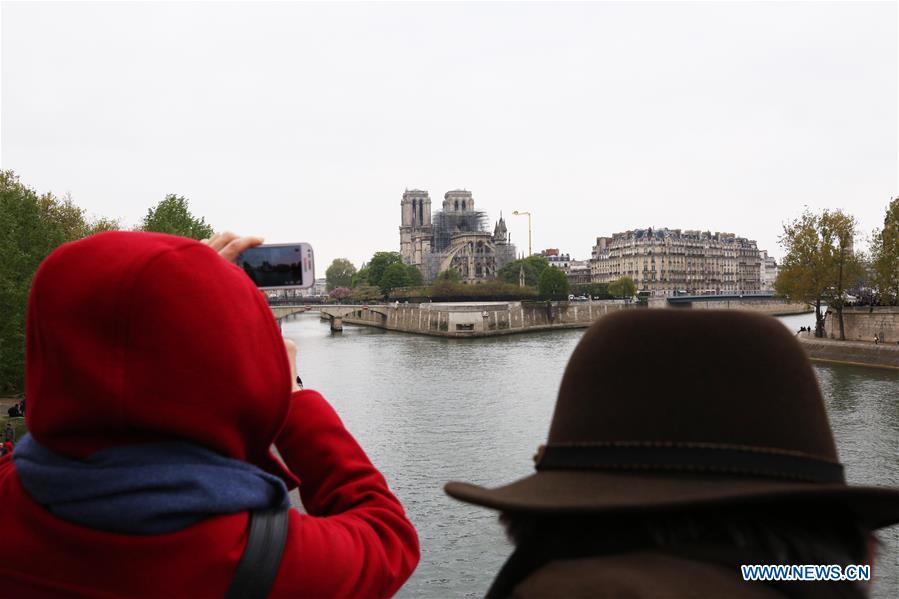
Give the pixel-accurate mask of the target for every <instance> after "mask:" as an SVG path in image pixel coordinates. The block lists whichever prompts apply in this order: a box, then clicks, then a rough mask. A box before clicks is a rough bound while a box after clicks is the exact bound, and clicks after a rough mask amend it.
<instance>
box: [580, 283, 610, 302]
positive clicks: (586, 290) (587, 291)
mask: <svg viewBox="0 0 899 599" xmlns="http://www.w3.org/2000/svg"><path fill="white" fill-rule="evenodd" d="M571 293H573V294H575V295H589V296H590V297H592V298H593V299H608V298H611V297H612V294H611V293H609V284H608V283H579V284H576V285H572V286H571Z"/></svg>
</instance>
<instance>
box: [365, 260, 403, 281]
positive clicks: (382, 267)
mask: <svg viewBox="0 0 899 599" xmlns="http://www.w3.org/2000/svg"><path fill="white" fill-rule="evenodd" d="M393 264H400V265H402V264H403V257H402V255H400V253H399V252H375V255H374V256H372V258H371V260H370V261H369V263H368V275H367V279H368V284H369V285H374V286H375V287H382V285H381V277H383V276H384V272H385V271H386V270H387V267H389V266H391V265H393Z"/></svg>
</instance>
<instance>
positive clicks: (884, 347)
mask: <svg viewBox="0 0 899 599" xmlns="http://www.w3.org/2000/svg"><path fill="white" fill-rule="evenodd" d="M799 343H800V345H802V348H803V349H805V352H806V353H807V354H808V357H809V358H811V359H812V360H815V361H820V362H839V363H843V364H855V365H858V366H878V367H881V368H897V369H899V344H896V343H895V342H893V344H892V345H889V344H886V343H884V344H878V345H874V344H873V343H870V342H865V341H834V340H831V339H817V338H815V337H814V336H812V334H811V333H800V334H799Z"/></svg>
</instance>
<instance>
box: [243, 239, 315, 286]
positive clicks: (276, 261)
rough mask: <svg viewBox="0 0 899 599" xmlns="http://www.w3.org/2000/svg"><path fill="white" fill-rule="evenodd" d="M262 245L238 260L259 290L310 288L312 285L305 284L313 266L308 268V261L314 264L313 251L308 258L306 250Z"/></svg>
mask: <svg viewBox="0 0 899 599" xmlns="http://www.w3.org/2000/svg"><path fill="white" fill-rule="evenodd" d="M304 245H307V244H292V245H261V246H258V247H254V248H250V249H248V250H247V251H245V252H244V253H242V254H241V255H240V256H238V257H237V265H238V266H240V267H241V268H242V269H243V270H244V272H245V273H247V275H248V276H249V277H250V279H252V280H253V282H254V283H255V284H256V286H257V287H308V286H309V283H311V281H304V277H303V271H304V270H305V271H306V273H307V275H308V274H309V271H310V270H311V269H310V268H309V266H310V264H307V265H306V268H304V263H303V260H304V258H305V259H306V261H307V262H308V263H311V259H312V250H311V248H309V251H308V256H305V257H304V255H303V254H304V251H303V249H304V248H303V246H304Z"/></svg>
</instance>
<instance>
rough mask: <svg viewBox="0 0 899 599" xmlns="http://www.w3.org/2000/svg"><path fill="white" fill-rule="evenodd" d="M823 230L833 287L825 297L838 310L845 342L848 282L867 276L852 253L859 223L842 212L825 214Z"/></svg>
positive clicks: (824, 246)
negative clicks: (844, 317) (844, 315)
mask: <svg viewBox="0 0 899 599" xmlns="http://www.w3.org/2000/svg"><path fill="white" fill-rule="evenodd" d="M819 226H820V229H821V239H822V242H823V243H822V253H823V255H824V261H825V264H826V266H827V269H828V274H829V278H830V280H831V285H829V286H828V287H827V291H828V292H829V293H826V294H825V296H826V298H827V305H828V307H832V308H834V309H835V310H836V313H837V321H838V323H839V325H840V341H845V340H846V328H845V326H844V324H843V306H844V305H845V304H846V288H847V287H848V286H849V285H847V282H848V281H852V280H854V279H857V278H858V277H859V276H861V274H862V272H863V269H862V265H861V263H860V261H859V260H858V258H857V257H856V256H855V253H854V252H853V251H852V248H853V240H854V238H855V227H856V221H855V217H853V216H851V215H849V214H845V213H843V212H841V211H840V210H834V211H828V210H825V211H824V212H823V213H822V214H821V216H820V217H819Z"/></svg>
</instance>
